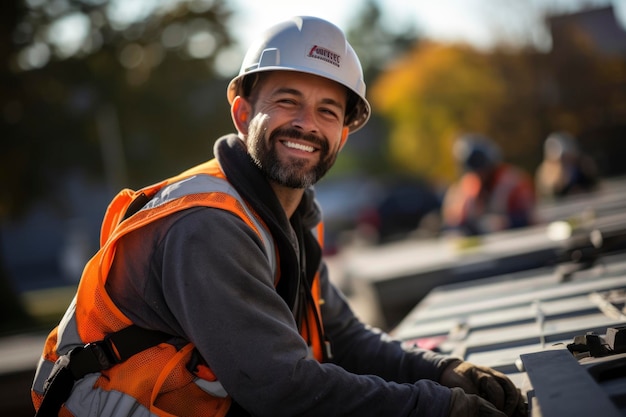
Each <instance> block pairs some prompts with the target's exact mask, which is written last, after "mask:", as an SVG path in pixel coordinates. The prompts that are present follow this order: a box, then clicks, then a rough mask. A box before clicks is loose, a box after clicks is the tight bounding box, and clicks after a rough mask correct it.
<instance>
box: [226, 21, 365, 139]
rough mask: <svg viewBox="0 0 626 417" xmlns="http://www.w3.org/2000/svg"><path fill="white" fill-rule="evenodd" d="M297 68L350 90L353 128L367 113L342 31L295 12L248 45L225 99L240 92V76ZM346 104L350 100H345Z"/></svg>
mask: <svg viewBox="0 0 626 417" xmlns="http://www.w3.org/2000/svg"><path fill="white" fill-rule="evenodd" d="M276 70H280V71H298V72H304V73H308V74H314V75H318V76H320V77H324V78H327V79H330V80H333V81H335V82H338V83H339V84H341V85H343V86H345V87H347V88H348V90H349V91H351V92H352V93H354V96H355V100H353V101H354V104H353V105H351V106H350V107H353V108H348V109H347V115H346V117H347V119H346V122H347V125H348V127H349V129H350V132H355V131H357V130H358V129H360V128H361V127H363V125H364V124H365V123H366V122H367V120H368V119H369V117H370V105H369V103H368V102H367V100H366V99H365V81H364V80H363V70H362V68H361V63H360V62H359V58H358V57H357V56H356V53H355V52H354V50H353V49H352V46H350V44H349V43H348V41H347V40H346V37H345V35H344V33H343V32H342V31H341V29H339V28H338V27H337V26H335V25H333V24H332V23H330V22H327V21H326V20H323V19H320V18H317V17H310V16H296V17H293V18H291V19H289V20H287V21H285V22H282V23H279V24H277V25H275V26H272V27H271V28H269V29H268V30H266V31H265V32H264V33H263V34H262V35H261V36H260V37H259V38H258V39H257V40H256V41H255V42H253V44H252V46H251V47H250V48H249V49H248V52H247V53H246V56H245V57H244V59H243V63H242V65H241V69H240V70H239V74H238V75H237V76H236V77H235V78H233V79H232V80H231V82H230V83H229V84H228V91H227V95H228V102H229V103H232V102H233V99H234V98H235V97H236V96H237V95H242V91H241V88H242V84H243V79H244V78H245V77H246V76H247V75H249V74H254V73H258V72H263V71H276ZM349 104H351V103H350V102H349Z"/></svg>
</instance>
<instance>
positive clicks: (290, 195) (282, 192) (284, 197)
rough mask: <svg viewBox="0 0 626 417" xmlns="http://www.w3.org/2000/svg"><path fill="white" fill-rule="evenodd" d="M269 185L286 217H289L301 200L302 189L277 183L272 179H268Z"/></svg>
mask: <svg viewBox="0 0 626 417" xmlns="http://www.w3.org/2000/svg"><path fill="white" fill-rule="evenodd" d="M270 185H271V187H272V189H273V190H274V193H275V194H276V198H278V201H279V202H280V205H281V206H282V207H283V210H284V211H285V214H286V215H287V218H288V219H290V218H291V216H292V215H293V213H295V211H296V209H297V208H298V205H299V204H300V201H302V195H303V194H304V190H303V189H301V188H290V187H285V186H284V185H280V184H277V183H275V182H273V181H270Z"/></svg>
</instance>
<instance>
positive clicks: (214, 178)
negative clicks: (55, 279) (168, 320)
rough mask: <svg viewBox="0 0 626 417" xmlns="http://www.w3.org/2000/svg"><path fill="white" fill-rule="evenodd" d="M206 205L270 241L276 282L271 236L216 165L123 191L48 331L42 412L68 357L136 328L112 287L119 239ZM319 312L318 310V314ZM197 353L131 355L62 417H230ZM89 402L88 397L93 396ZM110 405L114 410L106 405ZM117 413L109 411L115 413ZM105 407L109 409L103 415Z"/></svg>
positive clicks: (306, 332)
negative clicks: (60, 363) (54, 374)
mask: <svg viewBox="0 0 626 417" xmlns="http://www.w3.org/2000/svg"><path fill="white" fill-rule="evenodd" d="M140 197H143V198H144V199H143V202H145V201H147V200H148V199H149V202H148V203H147V204H145V205H144V204H143V202H142V203H140V205H143V207H142V208H141V209H140V210H139V211H137V212H136V213H135V214H133V215H131V216H130V217H128V218H124V216H125V213H126V212H127V211H128V210H129V207H131V210H132V204H133V202H135V201H140V200H138V199H139V198H140ZM197 206H206V207H215V208H220V209H224V210H228V211H230V212H232V213H234V214H236V215H237V216H239V217H240V218H241V219H242V220H243V221H244V222H245V223H246V224H247V225H248V226H250V227H251V228H252V229H253V230H254V231H255V232H256V233H257V234H258V235H259V236H260V237H261V239H262V240H263V244H264V247H265V250H266V254H267V256H268V261H269V262H270V264H271V266H272V269H273V270H274V271H275V273H274V276H275V277H276V279H275V283H276V284H277V283H278V279H279V275H280V274H279V272H277V271H278V267H277V254H276V252H275V246H274V243H273V239H272V236H271V234H270V232H269V230H268V229H267V227H266V226H265V224H264V223H263V222H262V221H261V220H260V218H259V217H258V216H257V215H256V213H254V212H253V211H252V210H251V208H250V207H249V206H248V205H247V204H246V202H245V201H244V200H243V198H242V197H241V196H240V195H239V194H238V193H237V191H236V190H235V189H234V188H233V187H232V186H231V185H230V183H228V181H227V180H226V178H225V176H224V173H223V172H222V171H221V169H220V167H219V165H218V163H217V160H215V159H213V160H211V161H208V162H206V163H204V164H201V165H198V166H197V167H195V168H192V169H190V170H188V171H186V172H184V173H182V174H180V175H178V176H176V177H173V178H170V179H168V180H165V181H162V182H159V183H157V184H154V185H151V186H148V187H146V188H143V189H141V190H139V191H132V190H129V189H125V190H122V191H121V192H120V193H119V194H118V195H117V196H116V197H115V198H114V199H113V200H112V202H111V203H110V205H109V207H108V209H107V211H106V214H105V216H104V220H103V223H102V230H101V237H100V246H101V247H100V249H99V251H98V252H97V253H96V254H95V256H94V257H93V258H91V259H90V260H89V262H88V263H87V265H86V267H85V270H84V272H83V276H82V278H81V281H80V283H79V285H78V290H77V294H76V296H75V298H74V300H73V301H72V304H71V305H70V307H69V308H68V310H67V312H66V313H65V316H64V317H63V319H62V320H61V322H60V324H59V325H58V326H57V327H56V328H55V329H54V330H52V332H51V333H50V334H49V336H48V338H47V340H46V343H45V346H44V350H43V354H42V358H41V360H40V362H39V365H38V367H37V372H36V375H35V380H34V382H33V387H32V391H31V394H32V399H33V404H34V406H35V409H37V410H38V409H39V407H40V405H41V403H42V401H43V395H44V386H45V383H46V380H47V378H48V377H49V376H50V373H51V371H52V368H53V366H54V364H55V362H56V361H57V359H59V358H60V357H61V356H63V355H66V354H67V353H68V352H69V351H70V350H72V349H73V348H75V347H77V346H84V345H85V344H87V343H90V342H96V341H101V340H103V339H104V338H105V336H107V335H109V334H111V333H114V332H117V331H119V330H121V329H124V328H127V327H128V326H130V325H132V324H133V323H132V322H131V320H130V319H129V318H127V317H126V316H125V315H124V314H123V313H122V312H121V311H120V310H119V309H118V307H117V306H116V305H115V304H114V303H113V301H112V300H111V299H110V297H109V295H108V294H107V292H106V290H105V283H106V279H107V276H108V274H109V270H110V267H111V264H112V262H113V257H114V255H115V249H116V245H117V242H118V241H119V239H120V238H121V237H122V236H124V235H126V234H127V233H129V232H131V231H133V230H137V229H139V228H141V227H143V226H145V225H146V224H148V223H150V222H153V221H155V220H157V219H159V218H162V217H164V216H167V215H169V214H172V213H174V212H177V211H180V210H184V209H187V208H190V207H197ZM315 232H316V233H317V238H318V241H320V242H321V241H322V238H323V236H322V226H321V224H320V225H319V226H318V228H317V230H316V231H315ZM311 293H312V295H313V300H314V306H312V307H311V308H310V310H309V311H308V312H307V314H308V316H309V317H307V319H308V322H309V323H314V322H315V321H314V320H319V317H321V313H320V307H319V306H320V294H321V289H320V283H319V273H318V274H316V276H315V278H314V281H313V284H312V287H311ZM313 309H315V310H316V311H313ZM301 335H302V337H303V338H304V339H305V340H308V341H309V343H310V344H311V346H310V347H311V349H312V352H313V356H314V357H315V358H316V359H317V360H319V361H322V358H323V354H322V349H323V348H324V342H323V340H322V336H321V335H320V334H318V332H317V330H315V329H308V328H307V326H305V325H303V326H302V330H301ZM192 353H194V345H193V344H191V343H189V344H187V345H186V346H184V347H183V348H182V349H180V350H177V349H176V348H175V347H174V346H173V345H171V344H168V343H160V344H158V345H156V346H152V347H150V348H148V349H146V350H143V351H141V352H139V353H137V354H135V355H133V356H131V357H130V358H129V359H128V360H126V361H125V362H122V363H120V364H117V365H114V366H113V367H111V368H110V369H107V370H103V371H101V372H99V373H96V374H88V375H87V376H86V377H84V378H82V379H81V380H79V381H77V382H76V384H75V385H74V389H73V391H72V395H71V397H70V399H69V400H68V401H67V402H66V403H65V405H64V406H63V407H62V409H61V412H60V413H59V415H60V416H74V415H83V414H84V413H86V412H87V410H89V409H90V405H91V404H92V403H93V402H94V401H95V402H97V403H99V404H100V405H99V406H98V409H99V410H100V413H101V414H100V415H102V416H105V415H110V416H116V417H117V416H120V415H125V414H124V411H126V410H127V411H128V413H129V414H130V413H132V412H133V411H132V410H135V409H136V408H137V406H138V405H140V406H143V407H145V408H146V409H147V410H149V412H150V415H151V416H152V415H153V416H168V417H169V416H172V417H173V416H176V417H184V416H203V417H206V416H224V415H225V414H226V413H227V411H228V409H229V407H230V403H231V400H230V397H229V396H228V394H227V393H226V392H225V391H224V389H223V387H222V386H221V384H220V383H219V381H217V378H216V377H215V375H214V374H213V373H212V372H211V371H210V369H209V368H208V367H207V368H206V369H204V370H203V372H202V373H198V374H193V373H191V372H190V371H188V370H187V366H186V365H187V364H188V363H189V362H190V360H191V358H192ZM87 398H88V399H87ZM107 402H110V403H111V404H115V407H109V406H107ZM109 409H110V411H108V412H107V411H106V410H109ZM103 410H104V411H103Z"/></svg>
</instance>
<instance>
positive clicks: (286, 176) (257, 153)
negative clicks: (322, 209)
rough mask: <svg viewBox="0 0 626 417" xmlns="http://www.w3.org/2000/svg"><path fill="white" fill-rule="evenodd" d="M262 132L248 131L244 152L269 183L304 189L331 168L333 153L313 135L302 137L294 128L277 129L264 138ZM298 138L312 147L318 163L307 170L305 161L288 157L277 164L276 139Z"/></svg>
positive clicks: (278, 160) (323, 139)
mask: <svg viewBox="0 0 626 417" xmlns="http://www.w3.org/2000/svg"><path fill="white" fill-rule="evenodd" d="M266 132H267V131H266V130H265V129H250V131H249V135H248V152H249V153H250V156H251V157H252V160H253V161H254V163H255V164H256V165H257V166H258V167H259V168H260V169H261V171H262V172H263V173H264V174H265V176H266V177H267V178H268V179H270V180H271V181H274V182H276V183H277V184H280V185H282V186H285V187H289V188H308V187H310V186H311V185H313V184H315V183H316V182H317V181H319V180H320V179H321V178H322V177H323V176H324V175H325V174H326V173H327V172H328V170H329V169H330V168H331V167H332V166H333V164H334V163H335V159H336V158H337V153H336V152H334V153H331V152H330V149H329V146H328V140H326V139H325V138H322V137H319V136H316V135H314V134H305V133H303V132H302V131H300V130H298V129H293V128H278V129H276V130H274V131H273V132H272V133H271V134H270V136H269V138H267V139H266V137H265V135H266ZM280 136H282V137H288V138H292V139H302V140H306V141H309V142H311V143H313V144H315V145H316V146H317V147H318V148H319V150H318V152H319V154H320V158H319V162H318V163H317V164H316V165H315V166H313V167H308V161H306V160H303V159H297V158H290V159H289V160H287V161H281V159H280V157H279V155H278V151H277V150H276V146H277V144H278V139H277V138H278V137H280Z"/></svg>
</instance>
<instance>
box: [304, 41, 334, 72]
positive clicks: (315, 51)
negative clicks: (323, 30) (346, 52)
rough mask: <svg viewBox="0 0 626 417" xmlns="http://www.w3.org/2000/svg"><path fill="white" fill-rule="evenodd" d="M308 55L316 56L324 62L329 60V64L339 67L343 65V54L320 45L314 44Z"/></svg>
mask: <svg viewBox="0 0 626 417" xmlns="http://www.w3.org/2000/svg"><path fill="white" fill-rule="evenodd" d="M307 56H308V57H310V58H315V59H319V60H322V61H324V62H328V63H329V64H332V65H334V66H336V67H337V68H339V67H340V66H341V55H339V54H336V53H334V52H333V51H331V50H329V49H326V48H323V47H321V46H318V45H313V47H312V48H311V49H310V50H309V53H308V54H307Z"/></svg>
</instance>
